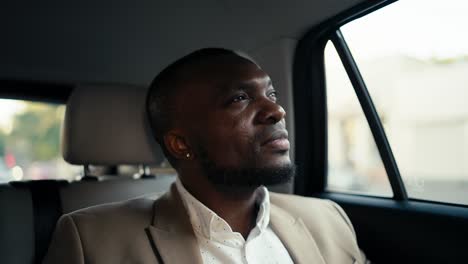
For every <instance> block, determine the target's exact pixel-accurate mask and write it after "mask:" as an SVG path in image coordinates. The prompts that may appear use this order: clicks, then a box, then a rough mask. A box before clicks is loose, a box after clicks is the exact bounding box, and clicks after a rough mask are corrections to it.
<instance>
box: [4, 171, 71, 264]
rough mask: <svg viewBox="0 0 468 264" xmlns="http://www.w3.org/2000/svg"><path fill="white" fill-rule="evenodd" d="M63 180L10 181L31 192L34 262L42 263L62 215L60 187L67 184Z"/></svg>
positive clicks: (17, 186) (13, 184)
mask: <svg viewBox="0 0 468 264" xmlns="http://www.w3.org/2000/svg"><path fill="white" fill-rule="evenodd" d="M67 184H68V182H67V181H65V180H36V181H25V182H10V185H11V186H13V187H15V188H27V189H29V191H30V193H31V199H32V205H33V215H34V242H35V243H34V263H42V259H43V258H44V256H45V254H46V253H47V249H48V248H49V244H50V240H51V238H52V234H53V232H54V229H55V225H56V224H57V220H58V219H59V218H60V216H61V215H62V203H61V199H60V188H61V187H62V186H65V185H67Z"/></svg>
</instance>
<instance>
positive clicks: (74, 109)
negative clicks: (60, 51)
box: [62, 85, 164, 165]
mask: <svg viewBox="0 0 468 264" xmlns="http://www.w3.org/2000/svg"><path fill="white" fill-rule="evenodd" d="M146 92H147V89H145V88H142V87H137V86H123V85H122V86H118V85H107V86H91V85H88V86H79V87H76V88H75V89H74V90H73V92H72V94H71V95H70V98H69V99H68V103H67V108H66V111H65V121H64V125H63V131H62V153H63V157H64V159H65V160H66V161H68V162H69V163H72V164H77V165H88V164H92V165H119V164H128V165H154V164H160V163H161V162H162V161H163V160H164V154H163V153H162V150H161V148H160V146H159V145H158V143H157V142H156V141H155V140H154V138H153V136H152V134H151V130H150V127H149V123H148V119H147V115H146V112H145V100H146Z"/></svg>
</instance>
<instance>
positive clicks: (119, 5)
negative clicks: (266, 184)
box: [0, 0, 362, 85]
mask: <svg viewBox="0 0 468 264" xmlns="http://www.w3.org/2000/svg"><path fill="white" fill-rule="evenodd" d="M359 2H362V0H322V1H317V0H316V1H312V0H310V1H300V0H290V1H283V0H269V1H260V0H255V1H253V0H236V1H234V0H198V1H188V0H186V1H183V0H177V1H154V0H153V1H150V0H141V1H124V0H112V1H109V0H108V1H91V0H83V1H73V2H72V1H68V2H67V1H30V2H28V3H26V2H24V1H8V2H6V3H3V6H2V9H1V10H0V29H1V32H2V41H1V42H0V57H1V58H2V59H1V61H0V79H20V80H43V81H57V82H69V83H75V82H105V83H131V84H140V85H145V84H147V83H149V82H150V81H151V80H152V78H153V77H154V76H155V74H156V73H158V72H159V71H160V70H161V69H162V68H163V67H164V66H165V65H167V64H168V63H170V62H171V61H173V60H175V59H177V58H178V57H181V56H183V55H184V54H186V53H188V52H190V51H192V50H194V49H197V48H202V47H208V46H219V47H226V48H231V49H240V50H244V51H247V52H249V51H250V52H252V51H255V50H256V49H259V48H261V47H263V46H265V45H268V44H269V43H271V42H274V41H276V40H278V39H282V38H290V39H299V38H300V37H301V36H302V35H303V34H304V33H305V32H306V31H307V30H308V29H309V28H311V27H312V26H313V25H316V24H318V23H320V22H322V21H324V20H326V19H328V18H330V17H332V16H334V15H336V14H337V13H339V12H341V11H343V10H345V9H348V8H350V7H352V6H354V5H356V4H358V3H359Z"/></svg>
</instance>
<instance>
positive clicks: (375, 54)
mask: <svg viewBox="0 0 468 264" xmlns="http://www.w3.org/2000/svg"><path fill="white" fill-rule="evenodd" d="M467 10H468V2H467V1H463V0H447V1H435V0H412V1H397V2H395V3H393V4H391V5H389V6H387V7H384V8H382V9H381V10H378V11H376V12H373V13H371V14H369V15H367V16H364V17H362V18H360V19H358V20H355V21H353V22H351V23H349V24H347V25H345V26H343V27H342V29H341V31H342V32H343V35H344V37H345V39H346V41H347V43H348V45H349V47H350V49H351V51H352V53H353V56H354V58H355V59H356V62H357V64H358V67H359V69H360V71H361V74H362V75H363V78H364V80H365V82H366V85H367V88H368V89H369V92H370V94H371V96H372V98H373V101H374V103H375V105H376V108H377V110H378V113H379V115H380V117H381V119H383V121H384V123H385V130H386V133H387V136H388V139H389V142H390V145H391V147H392V150H393V152H394V155H395V158H396V161H397V164H398V167H399V169H400V172H401V175H402V178H403V181H404V183H405V186H406V188H407V190H408V194H409V196H410V197H411V198H417V199H425V200H434V201H441V202H449V203H460V204H468V162H467V161H468V104H467V103H466V99H467V98H468V74H467V73H468V34H466V33H465V32H466V25H468V16H467V15H466V12H467Z"/></svg>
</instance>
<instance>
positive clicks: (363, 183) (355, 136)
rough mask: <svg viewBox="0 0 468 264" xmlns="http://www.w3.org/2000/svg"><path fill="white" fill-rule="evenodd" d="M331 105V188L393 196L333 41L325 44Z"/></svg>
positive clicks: (329, 105) (329, 179) (328, 178)
mask: <svg viewBox="0 0 468 264" xmlns="http://www.w3.org/2000/svg"><path fill="white" fill-rule="evenodd" d="M325 72H326V87H327V109H328V120H327V122H328V177H327V190H329V191H338V192H348V193H359V194H367V195H375V196H385V197H390V196H392V190H391V187H390V183H389V181H388V177H387V174H386V172H385V168H384V166H383V164H382V160H381V158H380V155H379V152H378V149H377V146H376V144H375V141H374V138H373V137H372V133H371V130H370V128H369V125H368V123H367V120H366V118H365V116H364V112H363V111H362V108H361V106H360V104H359V101H358V99H357V97H356V95H355V93H354V89H353V86H352V84H351V82H350V80H349V78H348V76H347V74H346V71H345V69H344V67H343V64H342V63H341V60H340V58H339V57H338V54H337V52H336V50H335V48H334V46H333V44H332V43H331V42H329V43H328V44H327V46H326V48H325Z"/></svg>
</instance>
